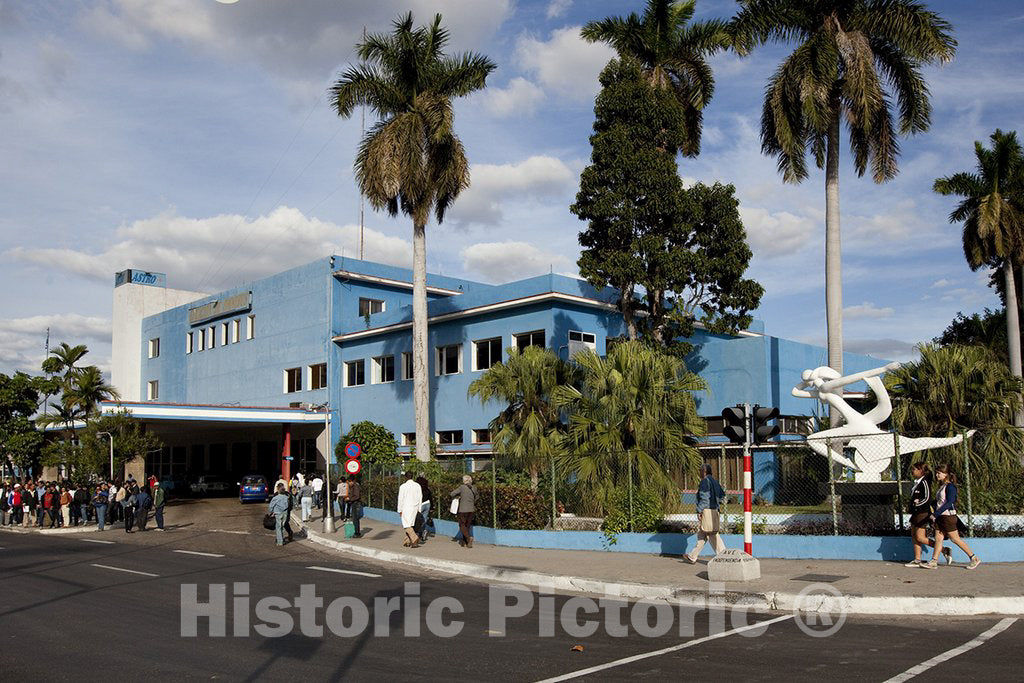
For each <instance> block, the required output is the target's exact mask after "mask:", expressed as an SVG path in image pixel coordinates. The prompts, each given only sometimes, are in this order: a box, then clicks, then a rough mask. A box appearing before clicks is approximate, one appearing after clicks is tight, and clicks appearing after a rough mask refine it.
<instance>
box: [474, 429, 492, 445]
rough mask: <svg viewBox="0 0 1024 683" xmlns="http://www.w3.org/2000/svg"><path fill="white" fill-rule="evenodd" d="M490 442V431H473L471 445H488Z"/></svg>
mask: <svg viewBox="0 0 1024 683" xmlns="http://www.w3.org/2000/svg"><path fill="white" fill-rule="evenodd" d="M490 442H491V430H490V429H474V430H473V443H490Z"/></svg>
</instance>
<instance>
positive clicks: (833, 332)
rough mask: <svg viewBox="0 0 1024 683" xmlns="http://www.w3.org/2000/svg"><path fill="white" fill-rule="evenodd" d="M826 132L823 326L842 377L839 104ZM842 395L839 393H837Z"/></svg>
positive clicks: (835, 420) (835, 415) (832, 417)
mask: <svg viewBox="0 0 1024 683" xmlns="http://www.w3.org/2000/svg"><path fill="white" fill-rule="evenodd" d="M832 111H833V112H834V116H833V118H832V123H831V124H830V125H829V129H828V149H827V152H826V159H825V324H826V327H827V329H828V332H827V334H828V365H829V367H831V368H832V369H833V370H835V371H836V372H838V373H839V374H840V375H841V374H843V277H842V242H841V240H840V232H839V117H840V114H839V111H840V109H839V103H838V102H836V103H835V106H834V107H833V109H832ZM840 391H842V390H840ZM829 421H830V423H831V426H833V427H836V426H838V424H839V423H840V422H841V421H842V417H841V416H840V415H839V412H838V411H835V410H831V408H830V409H829Z"/></svg>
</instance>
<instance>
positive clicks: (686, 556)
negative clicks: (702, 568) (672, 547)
mask: <svg viewBox="0 0 1024 683" xmlns="http://www.w3.org/2000/svg"><path fill="white" fill-rule="evenodd" d="M683 559H684V560H686V561H687V562H689V563H690V564H697V560H695V559H694V558H692V557H690V556H689V555H683Z"/></svg>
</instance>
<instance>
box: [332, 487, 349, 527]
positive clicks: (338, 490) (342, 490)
mask: <svg viewBox="0 0 1024 683" xmlns="http://www.w3.org/2000/svg"><path fill="white" fill-rule="evenodd" d="M347 497H348V480H346V479H345V478H344V477H340V478H339V481H338V485H337V486H336V487H335V489H334V499H335V500H336V501H338V515H337V516H338V517H340V518H341V519H348V501H347V500H346V498H347Z"/></svg>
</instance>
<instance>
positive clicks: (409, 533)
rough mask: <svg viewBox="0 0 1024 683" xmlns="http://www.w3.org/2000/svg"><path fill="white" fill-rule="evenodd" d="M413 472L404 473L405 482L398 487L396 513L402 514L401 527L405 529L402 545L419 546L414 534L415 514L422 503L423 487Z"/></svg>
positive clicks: (417, 538)
mask: <svg viewBox="0 0 1024 683" xmlns="http://www.w3.org/2000/svg"><path fill="white" fill-rule="evenodd" d="M415 477H416V475H415V474H414V473H413V472H411V471H410V472H406V473H405V483H404V484H402V485H401V486H399V487H398V514H399V515H401V516H402V528H403V529H404V530H405V543H403V544H402V545H404V546H408V547H412V548H416V547H419V544H420V538H419V536H417V535H416V530H415V529H414V527H415V526H416V515H417V514H418V513H419V511H420V506H421V505H423V489H422V488H421V487H420V485H419V484H417V483H416V479H415Z"/></svg>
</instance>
